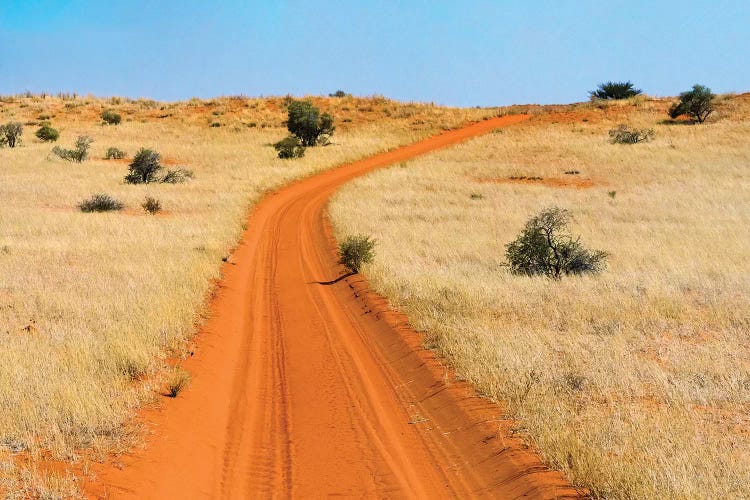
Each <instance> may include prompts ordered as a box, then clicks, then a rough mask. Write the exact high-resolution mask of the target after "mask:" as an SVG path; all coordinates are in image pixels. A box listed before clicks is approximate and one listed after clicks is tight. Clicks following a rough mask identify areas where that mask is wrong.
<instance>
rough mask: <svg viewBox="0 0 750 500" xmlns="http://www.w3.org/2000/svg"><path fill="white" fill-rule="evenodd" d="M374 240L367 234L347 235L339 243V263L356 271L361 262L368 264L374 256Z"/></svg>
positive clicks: (353, 271)
mask: <svg viewBox="0 0 750 500" xmlns="http://www.w3.org/2000/svg"><path fill="white" fill-rule="evenodd" d="M374 249H375V240H373V239H372V238H370V237H369V236H364V235H361V234H360V235H357V236H347V237H346V238H344V241H342V242H341V243H339V264H342V265H343V266H344V267H346V268H347V269H349V271H350V272H352V273H358V272H359V270H360V268H361V267H362V264H369V263H370V262H372V260H373V259H374V258H375V252H374Z"/></svg>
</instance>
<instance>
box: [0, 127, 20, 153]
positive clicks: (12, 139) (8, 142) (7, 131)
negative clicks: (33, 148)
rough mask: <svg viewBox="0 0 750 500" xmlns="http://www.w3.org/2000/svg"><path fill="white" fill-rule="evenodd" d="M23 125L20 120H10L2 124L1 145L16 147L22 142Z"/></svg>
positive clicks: (0, 129)
mask: <svg viewBox="0 0 750 500" xmlns="http://www.w3.org/2000/svg"><path fill="white" fill-rule="evenodd" d="M22 134H23V125H21V124H20V123H19V122H8V123H6V124H5V125H0V146H8V147H9V148H15V147H16V146H17V145H18V144H19V143H20V142H21V135H22Z"/></svg>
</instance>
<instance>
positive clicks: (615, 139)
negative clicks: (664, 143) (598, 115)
mask: <svg viewBox="0 0 750 500" xmlns="http://www.w3.org/2000/svg"><path fill="white" fill-rule="evenodd" d="M655 135H656V134H655V132H654V129H651V128H649V129H645V128H642V129H638V128H629V127H628V126H627V125H619V126H618V127H617V128H613V129H612V130H610V131H609V140H610V142H611V143H612V144H638V143H639V142H649V141H651V140H653V138H654V137H655ZM566 173H567V172H566Z"/></svg>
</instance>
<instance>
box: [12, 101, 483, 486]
mask: <svg viewBox="0 0 750 500" xmlns="http://www.w3.org/2000/svg"><path fill="white" fill-rule="evenodd" d="M282 101H283V99H282V98H271V99H244V98H243V99H240V98H222V99H215V100H213V101H210V102H204V101H198V100H191V101H189V102H187V103H169V104H162V103H155V102H153V101H145V100H140V101H129V100H108V101H104V100H100V99H95V98H91V97H87V98H78V99H61V98H50V97H46V98H43V97H40V96H31V97H6V98H2V99H0V123H5V122H6V121H8V120H10V119H14V120H18V121H22V122H24V123H27V125H26V126H25V131H24V135H23V141H24V142H23V145H22V147H18V148H15V149H8V148H4V149H0V200H2V202H0V408H2V409H3V411H2V412H0V463H5V464H6V465H7V467H5V468H4V469H3V470H5V471H6V472H7V471H11V472H12V473H13V474H15V476H14V477H15V479H14V480H13V481H15V482H13V481H10V480H8V481H5V483H4V484H5V485H6V486H5V487H3V486H0V492H1V491H2V490H3V489H4V488H8V486H7V485H8V484H21V483H19V482H18V481H20V480H21V479H22V478H21V476H23V475H24V474H26V476H24V477H32V476H28V474H27V472H28V470H29V469H28V468H27V469H23V467H25V466H18V467H16V466H13V465H12V464H11V462H13V460H14V458H13V457H14V455H15V456H16V457H18V456H23V457H25V458H28V457H30V459H31V460H32V463H33V461H34V460H37V459H39V458H40V457H41V456H42V455H44V456H47V455H49V456H51V457H52V458H56V459H66V460H77V459H79V458H81V454H82V453H83V454H84V455H86V454H87V453H88V454H92V453H93V455H95V456H96V455H100V456H101V454H104V453H106V452H109V451H116V450H121V449H124V448H127V447H129V446H131V445H132V444H133V437H132V436H133V435H137V433H133V430H132V429H130V428H129V427H128V426H127V425H124V424H125V423H126V422H128V421H129V420H130V419H131V418H132V417H133V416H134V413H135V411H136V409H137V408H138V407H140V406H141V405H142V404H144V403H146V402H148V401H151V400H153V398H154V397H155V394H158V393H160V392H162V391H161V390H160V389H161V388H162V387H163V386H164V385H163V384H164V380H163V379H164V374H163V373H164V370H165V366H166V364H165V362H164V360H165V358H166V357H167V356H176V357H179V356H181V355H183V354H184V352H185V346H186V341H187V339H189V338H190V336H191V335H192V334H193V333H194V332H195V330H196V325H197V324H199V323H200V322H201V319H202V314H203V313H204V312H205V307H204V306H205V300H206V297H207V296H208V295H209V292H210V291H211V288H212V283H213V282H214V280H216V279H218V278H219V277H220V267H221V265H222V257H224V256H226V255H227V254H228V253H229V252H230V250H231V248H232V247H233V246H234V245H235V244H236V242H237V240H238V238H239V236H240V234H241V232H242V229H243V223H244V221H245V216H246V214H247V212H248V209H249V207H251V206H252V204H253V203H254V202H256V201H257V200H258V199H259V198H260V197H261V196H262V195H263V193H264V192H266V191H267V190H270V189H274V188H276V187H278V186H281V185H283V184H284V183H287V182H289V181H290V180H292V179H296V178H299V177H301V176H306V175H310V174H312V173H314V172H316V171H319V170H322V169H326V168H329V167H331V166H334V165H336V164H339V163H342V162H344V161H348V160H353V159H357V158H360V157H362V156H365V155H370V154H373V153H375V152H378V151H381V150H384V149H388V148H392V147H394V146H396V145H399V144H402V143H407V142H411V141H413V140H415V139H417V138H420V137H423V136H424V135H426V134H428V133H431V132H433V131H435V130H437V129H441V128H443V127H454V126H457V125H458V124H460V123H461V122H463V121H465V120H467V119H477V118H480V117H482V116H483V115H485V114H487V113H488V111H486V110H452V109H445V108H438V107H435V106H430V105H418V104H406V105H401V104H398V103H395V102H392V101H388V100H385V99H382V98H373V99H355V98H345V99H316V102H317V103H318V104H319V105H321V106H322V107H323V108H325V109H327V110H329V111H331V112H333V114H334V116H335V117H336V118H337V120H338V124H339V129H338V130H337V133H336V134H335V135H334V137H333V140H334V144H333V145H331V146H328V147H324V148H313V149H310V150H309V151H308V153H307V155H306V156H305V158H303V159H300V160H292V161H282V160H279V159H277V158H276V157H275V154H276V153H275V151H274V150H273V148H272V147H269V144H270V143H273V142H275V141H277V140H279V139H280V138H282V137H284V136H285V135H286V129H284V128H281V124H282V121H283V119H284V111H283V108H282V106H281V104H282ZM345 107H348V108H349V109H348V110H344V109H343V108H345ZM361 107H367V109H372V110H373V111H358V108H361ZM105 108H111V109H114V110H115V111H117V112H118V113H121V114H122V116H123V122H122V124H121V125H119V126H102V125H101V123H100V122H101V120H100V118H99V114H100V112H101V110H102V109H105ZM386 111H387V113H390V114H391V115H392V117H391V118H388V117H387V114H386ZM371 115H372V116H371ZM342 117H349V119H350V120H351V121H350V122H342ZM42 119H44V120H51V121H52V124H53V126H54V127H56V128H58V129H60V131H61V137H60V140H59V141H58V144H60V145H62V146H68V145H71V144H72V143H73V142H74V141H75V137H76V136H77V135H81V134H85V135H89V136H91V137H92V138H94V139H95V141H96V142H95V143H94V144H93V147H92V150H91V159H90V160H89V161H86V162H84V163H83V164H74V163H69V162H65V161H62V160H60V159H59V158H56V157H53V156H50V155H49V152H50V150H51V148H52V145H50V144H46V143H40V142H38V141H37V140H36V139H35V138H34V137H33V132H34V130H35V129H36V126H35V125H33V124H34V123H35V122H38V121H40V120H42ZM214 121H219V122H221V125H222V126H220V127H211V126H209V124H210V123H212V122H214ZM415 121H420V122H421V123H420V124H416V125H415V123H414V122H415ZM252 124H255V125H253V126H251V125H252ZM111 146H116V147H118V148H120V149H123V150H125V151H126V152H127V153H128V154H129V156H130V157H132V155H133V154H134V153H135V152H136V151H137V149H138V148H140V147H149V148H153V149H155V150H157V151H159V152H160V153H161V154H162V157H163V158H164V159H165V160H166V162H167V163H169V164H170V165H172V166H174V165H178V166H183V167H186V168H189V169H192V170H193V171H194V173H195V178H194V179H193V180H191V181H189V182H187V183H185V184H177V185H165V184H156V185H145V186H144V185H137V186H133V185H127V184H125V183H124V182H123V177H124V175H125V174H126V172H127V161H122V160H121V161H117V160H109V161H106V160H102V158H103V157H104V155H105V152H106V150H107V149H108V148H109V147H111ZM97 192H106V193H108V194H110V195H112V196H113V197H114V198H116V199H118V200H120V201H122V202H123V203H124V204H125V206H126V208H125V209H124V210H123V211H121V212H118V213H94V214H90V213H81V212H80V211H79V210H78V209H77V208H76V206H77V204H78V203H79V202H80V200H82V199H85V198H88V197H89V196H91V195H92V194H93V193H97ZM146 196H153V197H155V198H157V199H158V200H159V201H160V202H161V204H162V206H163V211H162V212H161V213H160V214H158V215H156V216H150V215H148V214H146V213H145V212H144V211H143V210H142V209H141V207H140V205H141V203H142V201H143V199H144V198H145V197H146ZM159 373H162V375H161V376H159ZM18 453H20V455H16V454H18ZM24 470H26V472H23V471H24ZM13 471H15V472H13ZM3 474H4V473H1V472H0V475H3ZM33 477H36V476H33ZM9 481H10V482H9ZM40 484H41V483H40ZM10 489H11V490H12V489H13V488H12V487H10Z"/></svg>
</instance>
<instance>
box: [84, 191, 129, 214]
mask: <svg viewBox="0 0 750 500" xmlns="http://www.w3.org/2000/svg"><path fill="white" fill-rule="evenodd" d="M123 206H124V205H123V204H122V203H120V202H119V201H117V200H116V199H114V198H112V197H111V196H109V195H108V194H95V195H93V196H92V197H91V198H89V199H88V200H83V201H82V202H81V203H79V204H78V208H80V209H81V212H111V211H113V210H122V208H123Z"/></svg>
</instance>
